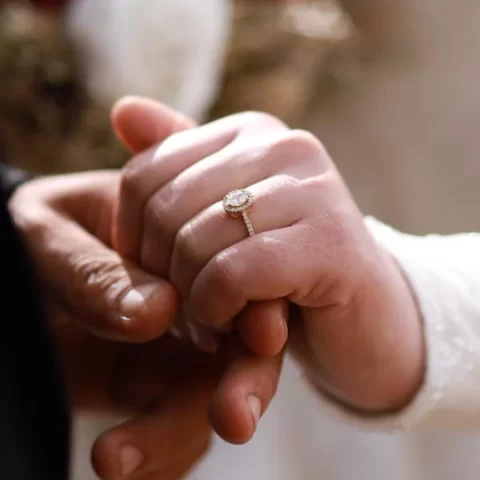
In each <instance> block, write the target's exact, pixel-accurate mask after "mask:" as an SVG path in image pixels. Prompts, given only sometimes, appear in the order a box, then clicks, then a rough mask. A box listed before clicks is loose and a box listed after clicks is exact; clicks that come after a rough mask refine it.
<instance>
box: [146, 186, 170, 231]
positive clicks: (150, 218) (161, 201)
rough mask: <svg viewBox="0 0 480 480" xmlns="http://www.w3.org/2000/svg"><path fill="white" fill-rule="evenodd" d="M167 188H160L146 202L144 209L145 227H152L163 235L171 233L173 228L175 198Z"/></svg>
mask: <svg viewBox="0 0 480 480" xmlns="http://www.w3.org/2000/svg"><path fill="white" fill-rule="evenodd" d="M169 190H170V189H169V188H168V187H165V188H163V189H160V190H159V191H158V192H157V193H156V194H154V195H153V196H152V197H151V198H150V200H149V201H148V202H147V204H146V206H145V209H144V221H145V226H146V228H153V229H154V230H155V231H156V232H160V233H161V234H162V236H163V235H171V233H172V231H173V230H174V228H175V227H174V219H175V218H176V215H175V213H174V211H175V208H174V207H175V199H174V198H173V196H172V195H170V192H169ZM162 240H163V238H162Z"/></svg>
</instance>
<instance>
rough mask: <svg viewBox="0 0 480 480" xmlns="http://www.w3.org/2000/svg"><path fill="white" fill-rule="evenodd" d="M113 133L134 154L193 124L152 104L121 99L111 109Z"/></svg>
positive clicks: (166, 109) (158, 105)
mask: <svg viewBox="0 0 480 480" xmlns="http://www.w3.org/2000/svg"><path fill="white" fill-rule="evenodd" d="M111 121H112V126H113V129H114V131H115V133H116V135H117V137H118V139H119V140H120V141H121V142H122V143H123V144H124V145H125V146H126V147H127V148H128V149H129V150H130V151H131V152H132V153H138V152H141V151H143V150H145V149H147V148H150V147H152V146H153V145H155V144H157V143H159V142H162V141H163V140H165V139H166V138H168V137H169V136H170V135H172V134H174V133H176V132H180V131H183V130H187V129H189V128H193V127H194V126H195V122H194V121H193V120H191V119H189V118H187V117H185V116H183V115H182V114H181V113H179V112H177V111H175V110H173V109H171V108H169V107H167V106H166V105H163V104H161V103H159V102H156V101H155V100H150V99H148V98H142V97H133V96H129V97H124V98H122V99H120V100H119V101H118V102H117V103H116V104H115V105H114V107H113V109H112V113H111Z"/></svg>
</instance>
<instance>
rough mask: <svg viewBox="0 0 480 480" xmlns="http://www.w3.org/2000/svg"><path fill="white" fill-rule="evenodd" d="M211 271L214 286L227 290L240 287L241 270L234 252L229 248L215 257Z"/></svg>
mask: <svg viewBox="0 0 480 480" xmlns="http://www.w3.org/2000/svg"><path fill="white" fill-rule="evenodd" d="M209 273H210V280H211V282H212V283H213V285H214V286H219V287H221V288H222V289H223V290H227V291H232V290H235V289H236V288H238V285H239V280H240V272H239V271H238V266H237V265H236V262H235V260H234V259H233V256H232V254H231V253H230V252H229V251H228V250H227V251H223V252H221V253H219V254H218V255H217V256H215V257H214V259H213V262H212V266H211V269H210V272H209Z"/></svg>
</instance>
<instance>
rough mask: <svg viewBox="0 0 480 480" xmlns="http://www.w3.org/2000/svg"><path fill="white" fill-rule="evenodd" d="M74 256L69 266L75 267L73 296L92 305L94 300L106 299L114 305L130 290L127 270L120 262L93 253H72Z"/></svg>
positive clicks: (72, 286)
mask: <svg viewBox="0 0 480 480" xmlns="http://www.w3.org/2000/svg"><path fill="white" fill-rule="evenodd" d="M72 256H73V258H70V259H69V264H70V265H73V270H74V275H73V278H75V282H74V284H73V285H71V287H70V288H72V290H73V291H72V293H73V295H74V296H75V297H78V296H80V297H81V299H83V300H84V303H87V302H88V303H90V302H91V300H92V298H102V297H106V298H108V299H109V300H110V301H111V302H112V305H113V304H116V303H118V302H119V301H120V299H121V297H122V295H123V293H124V292H125V291H126V290H128V288H130V284H129V282H128V276H127V275H125V269H124V267H123V266H122V265H121V264H119V263H118V262H114V261H108V259H106V258H105V257H104V255H101V256H95V255H94V254H91V253H82V254H77V253H72ZM102 294H104V295H102Z"/></svg>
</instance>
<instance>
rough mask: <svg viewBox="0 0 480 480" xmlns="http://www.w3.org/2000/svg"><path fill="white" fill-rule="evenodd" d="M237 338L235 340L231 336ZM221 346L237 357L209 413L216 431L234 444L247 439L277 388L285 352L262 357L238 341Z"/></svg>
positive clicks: (226, 373)
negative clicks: (250, 351) (249, 350)
mask: <svg viewBox="0 0 480 480" xmlns="http://www.w3.org/2000/svg"><path fill="white" fill-rule="evenodd" d="M232 342H235V340H232ZM232 342H229V343H227V344H226V345H224V346H223V347H222V348H223V349H224V350H225V349H226V350H228V352H227V354H228V355H232V350H233V351H235V355H236V356H237V358H236V359H235V360H234V361H232V362H230V366H229V367H227V369H226V371H225V373H224V375H223V377H222V379H221V381H220V383H219V385H218V387H217V389H216V391H215V394H214V396H213V398H212V401H211V403H210V407H209V417H210V421H211V423H212V426H213V428H214V429H215V431H216V432H217V434H218V435H219V436H220V437H221V438H223V439H224V440H225V441H227V442H229V443H233V444H243V443H246V442H248V441H249V440H250V439H251V438H252V436H253V435H254V433H255V431H256V429H257V426H258V423H259V421H260V418H261V416H262V415H263V413H264V412H265V411H266V410H267V408H268V406H269V404H270V402H271V400H272V398H273V397H274V395H275V392H276V390H277V385H278V381H279V377H280V372H281V367H282V361H283V354H279V355H277V356H275V357H270V358H261V357H258V356H256V355H253V354H251V353H249V352H247V351H246V350H244V347H242V346H241V345H240V344H239V343H236V344H232Z"/></svg>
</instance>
